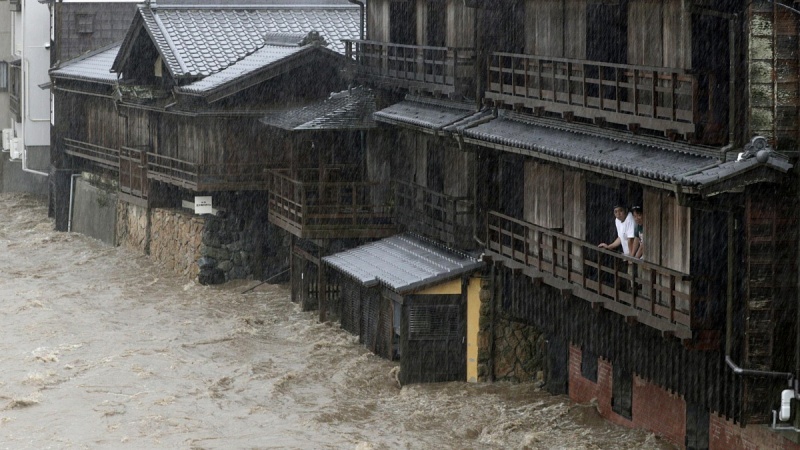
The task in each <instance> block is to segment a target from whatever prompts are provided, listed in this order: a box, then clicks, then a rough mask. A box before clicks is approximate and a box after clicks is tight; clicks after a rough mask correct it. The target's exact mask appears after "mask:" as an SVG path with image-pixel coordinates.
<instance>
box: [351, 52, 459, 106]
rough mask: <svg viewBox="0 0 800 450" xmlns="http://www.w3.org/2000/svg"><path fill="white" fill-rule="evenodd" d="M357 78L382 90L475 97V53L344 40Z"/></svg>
mask: <svg viewBox="0 0 800 450" xmlns="http://www.w3.org/2000/svg"><path fill="white" fill-rule="evenodd" d="M344 42H345V52H346V55H347V57H348V58H349V59H355V61H356V65H357V67H358V75H359V76H360V77H361V78H363V79H364V80H365V81H367V82H369V83H373V84H375V85H378V86H380V87H388V88H395V89H397V88H399V89H406V90H409V91H412V92H419V91H421V92H426V93H429V94H433V95H436V96H439V95H448V96H452V95H455V94H461V95H469V96H472V95H473V94H474V93H473V92H472V89H473V87H474V85H475V50H474V49H472V48H451V47H428V46H424V45H401V44H391V43H388V42H377V41H361V40H345V41H344Z"/></svg>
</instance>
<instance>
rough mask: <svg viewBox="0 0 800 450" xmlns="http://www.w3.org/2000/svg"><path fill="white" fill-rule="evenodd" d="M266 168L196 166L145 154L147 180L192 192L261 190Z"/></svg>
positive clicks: (232, 164) (249, 164)
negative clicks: (161, 182)
mask: <svg viewBox="0 0 800 450" xmlns="http://www.w3.org/2000/svg"><path fill="white" fill-rule="evenodd" d="M267 169H268V167H267V165H266V164H263V163H260V164H253V163H216V164H198V163H193V162H189V161H185V160H182V159H179V158H173V157H169V156H164V155H158V154H155V153H148V154H147V170H148V175H147V176H148V178H151V179H154V180H159V181H163V182H165V183H169V184H172V185H176V186H180V187H184V188H187V189H193V190H195V191H225V190H240V189H241V190H260V189H265V188H266V186H267V182H268V172H267Z"/></svg>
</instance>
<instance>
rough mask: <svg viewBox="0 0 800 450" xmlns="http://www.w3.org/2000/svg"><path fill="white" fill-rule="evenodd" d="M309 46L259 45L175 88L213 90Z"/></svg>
mask: <svg viewBox="0 0 800 450" xmlns="http://www.w3.org/2000/svg"><path fill="white" fill-rule="evenodd" d="M311 47H312V46H303V47H298V46H293V47H286V46H277V45H265V46H264V47H261V48H260V49H258V50H256V51H255V52H253V53H252V54H250V55H248V56H245V57H244V58H242V60H240V61H237V62H236V63H234V64H232V65H230V66H228V67H226V68H225V69H222V70H221V71H219V72H216V73H214V74H212V75H209V76H207V77H205V78H203V79H201V80H199V81H195V82H194V83H190V84H187V85H186V86H181V87H179V88H177V90H178V91H179V92H184V93H187V94H203V93H205V92H209V91H213V90H214V89H217V88H220V87H222V86H225V85H226V84H228V83H231V82H233V81H235V80H237V79H240V78H242V77H244V76H246V75H249V74H252V73H255V72H257V71H259V70H263V69H266V68H268V67H270V66H271V65H274V64H276V63H279V62H281V61H283V60H285V59H286V58H289V57H291V56H292V55H296V54H298V53H302V52H304V51H308V50H310V49H311Z"/></svg>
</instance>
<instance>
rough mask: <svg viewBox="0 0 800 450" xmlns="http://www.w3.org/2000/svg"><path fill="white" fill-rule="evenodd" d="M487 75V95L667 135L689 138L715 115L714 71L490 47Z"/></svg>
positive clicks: (539, 110)
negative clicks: (493, 50)
mask: <svg viewBox="0 0 800 450" xmlns="http://www.w3.org/2000/svg"><path fill="white" fill-rule="evenodd" d="M701 79H703V80H707V83H703V85H701V82H700V80H701ZM487 80H488V81H487V87H486V98H487V99H490V100H493V101H495V102H500V103H505V104H507V105H512V106H514V107H523V108H529V109H531V110H533V112H535V113H536V114H541V113H543V112H551V113H559V114H562V115H563V116H564V117H565V118H566V119H568V120H571V119H572V118H574V117H581V118H584V119H588V120H592V121H594V122H596V123H602V122H608V123H614V124H619V125H625V126H627V127H628V128H629V129H630V130H632V131H638V130H639V129H649V130H654V131H657V132H661V133H664V134H665V135H666V136H667V137H669V138H671V139H675V138H677V137H679V136H680V137H682V138H683V139H687V140H693V139H695V134H696V133H697V131H698V125H699V123H700V122H701V121H705V122H706V123H707V124H709V125H710V124H711V122H715V121H717V119H715V115H714V108H713V105H712V103H713V102H712V101H710V100H709V99H713V98H715V94H714V89H716V83H715V81H714V77H713V76H706V77H700V76H698V75H697V74H693V73H690V72H688V71H686V70H683V69H673V68H665V67H647V66H636V65H630V64H611V63H599V62H593V61H584V60H575V59H565V58H551V57H539V56H533V55H519V54H511V53H492V54H491V56H490V57H489V63H488V79H487ZM701 105H705V106H704V107H702V108H701ZM729 106H730V105H729ZM713 125H714V127H717V126H724V125H725V124H718V123H714V124H713ZM709 128H712V127H709Z"/></svg>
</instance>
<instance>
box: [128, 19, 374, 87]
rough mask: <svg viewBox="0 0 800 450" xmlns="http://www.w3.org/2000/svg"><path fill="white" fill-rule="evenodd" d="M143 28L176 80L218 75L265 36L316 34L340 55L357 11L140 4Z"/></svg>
mask: <svg viewBox="0 0 800 450" xmlns="http://www.w3.org/2000/svg"><path fill="white" fill-rule="evenodd" d="M139 13H140V15H141V17H142V19H143V25H144V27H145V29H146V30H147V32H148V34H149V35H150V37H151V38H152V39H153V42H154V43H155V44H156V46H157V48H158V49H159V53H160V54H161V55H162V57H163V59H164V63H165V64H166V65H167V67H168V69H169V71H170V73H171V74H173V76H175V77H179V78H180V77H187V76H191V77H200V76H208V75H211V74H213V73H217V72H219V71H221V70H223V69H225V68H226V67H229V66H231V65H232V64H234V63H236V62H237V61H240V60H241V59H243V58H245V57H246V56H248V55H250V54H252V53H253V52H255V51H256V50H258V49H260V48H262V47H263V46H264V45H266V44H267V43H268V42H269V39H268V38H269V36H270V35H273V36H274V35H275V34H286V33H292V34H295V33H302V34H308V33H309V32H311V31H316V32H318V33H319V34H320V35H321V36H322V37H323V38H324V39H325V41H326V42H327V43H328V47H329V48H330V49H331V50H334V51H336V52H338V53H342V54H344V43H342V42H341V40H342V39H357V38H358V36H359V9H358V7H356V6H355V5H354V6H353V7H342V6H323V5H320V6H312V5H304V6H262V7H258V6H242V5H237V6H175V5H167V6H162V5H159V6H155V5H150V6H147V5H141V6H139Z"/></svg>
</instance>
